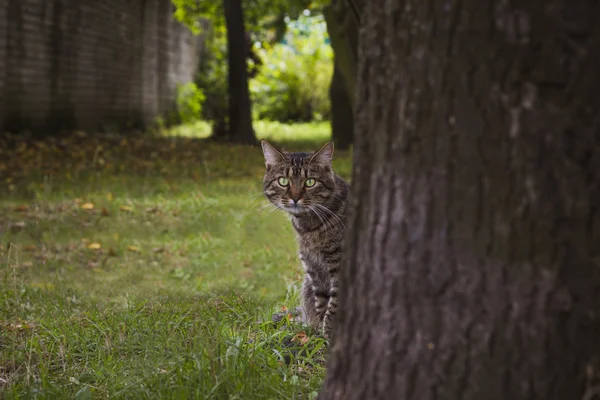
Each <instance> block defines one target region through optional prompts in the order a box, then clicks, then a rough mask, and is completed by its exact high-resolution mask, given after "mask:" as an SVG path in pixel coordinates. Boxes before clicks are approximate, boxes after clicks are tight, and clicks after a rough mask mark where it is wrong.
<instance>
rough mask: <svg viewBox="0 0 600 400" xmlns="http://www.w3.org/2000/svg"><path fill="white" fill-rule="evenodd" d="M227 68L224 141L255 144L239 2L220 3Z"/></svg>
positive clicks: (244, 39)
mask: <svg viewBox="0 0 600 400" xmlns="http://www.w3.org/2000/svg"><path fill="white" fill-rule="evenodd" d="M224 9H225V24H226V25H227V61H228V66H229V118H228V126H227V130H226V131H225V132H224V134H226V137H217V139H226V140H229V141H232V142H237V143H248V144H252V143H255V142H256V138H255V137H254V130H253V128H252V111H251V104H250V92H249V89H248V68H247V63H246V59H247V48H246V36H245V27H244V15H243V10H242V3H241V0H224Z"/></svg>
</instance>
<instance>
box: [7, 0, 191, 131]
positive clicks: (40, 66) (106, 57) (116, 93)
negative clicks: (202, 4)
mask: <svg viewBox="0 0 600 400" xmlns="http://www.w3.org/2000/svg"><path fill="white" fill-rule="evenodd" d="M172 14H173V7H172V5H171V1H170V0H0V131H7V130H8V131H11V132H17V131H22V130H29V131H32V132H36V133H42V134H43V133H53V132H56V131H58V130H61V129H83V130H98V129H108V130H113V129H122V128H126V127H142V126H144V125H145V124H147V123H151V122H153V121H154V120H155V118H156V117H157V116H159V115H161V114H164V113H166V112H168V111H169V110H172V109H173V107H174V105H175V104H176V103H175V99H176V92H177V83H178V82H190V81H192V80H193V77H194V74H195V72H196V67H197V65H198V62H199V56H200V53H201V39H200V38H199V37H195V36H193V35H192V34H191V33H190V32H189V31H188V30H187V29H186V28H185V27H184V26H183V25H181V24H179V23H178V22H176V21H175V20H174V19H173V17H172Z"/></svg>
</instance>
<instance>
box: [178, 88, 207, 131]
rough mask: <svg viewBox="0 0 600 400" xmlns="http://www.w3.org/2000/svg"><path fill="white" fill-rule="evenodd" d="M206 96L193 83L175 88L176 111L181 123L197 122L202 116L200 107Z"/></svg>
mask: <svg viewBox="0 0 600 400" xmlns="http://www.w3.org/2000/svg"><path fill="white" fill-rule="evenodd" d="M205 99H206V96H205V95H204V92H203V91H202V89H200V88H198V86H196V84H195V83H192V82H189V83H186V84H180V85H178V86H177V111H178V112H179V120H180V122H181V123H184V124H187V123H191V122H195V121H198V120H199V119H200V117H201V115H202V105H203V104H204V100H205Z"/></svg>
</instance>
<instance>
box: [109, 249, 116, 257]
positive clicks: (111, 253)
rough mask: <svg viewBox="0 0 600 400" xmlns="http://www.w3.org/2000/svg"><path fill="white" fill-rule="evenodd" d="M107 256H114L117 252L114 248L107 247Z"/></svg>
mask: <svg viewBox="0 0 600 400" xmlns="http://www.w3.org/2000/svg"><path fill="white" fill-rule="evenodd" d="M108 256H109V257H116V256H117V252H116V251H115V249H113V248H112V247H109V248H108Z"/></svg>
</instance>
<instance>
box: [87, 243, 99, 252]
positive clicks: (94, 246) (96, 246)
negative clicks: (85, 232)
mask: <svg viewBox="0 0 600 400" xmlns="http://www.w3.org/2000/svg"><path fill="white" fill-rule="evenodd" d="M100 248H102V244H101V243H97V242H93V243H90V244H88V249H90V250H98V249H100Z"/></svg>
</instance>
